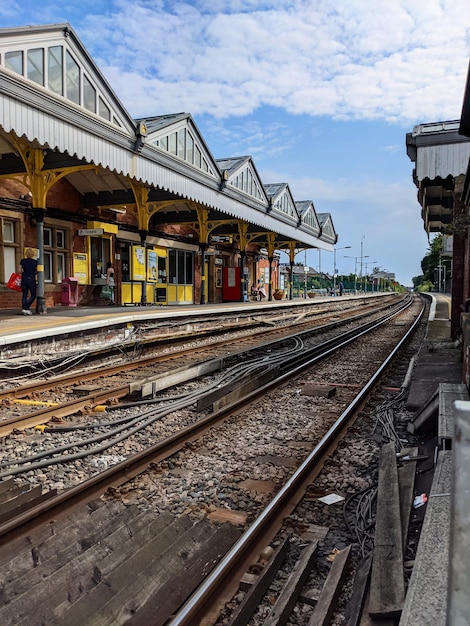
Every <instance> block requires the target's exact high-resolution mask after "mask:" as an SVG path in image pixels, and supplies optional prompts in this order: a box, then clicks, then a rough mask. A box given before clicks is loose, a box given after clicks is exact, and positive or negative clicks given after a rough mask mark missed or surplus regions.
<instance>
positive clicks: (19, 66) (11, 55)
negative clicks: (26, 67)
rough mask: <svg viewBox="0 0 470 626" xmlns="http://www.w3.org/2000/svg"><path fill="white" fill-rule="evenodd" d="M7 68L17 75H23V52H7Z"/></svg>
mask: <svg viewBox="0 0 470 626" xmlns="http://www.w3.org/2000/svg"><path fill="white" fill-rule="evenodd" d="M5 67H6V68H7V69H9V70H12V71H13V72H16V73H17V74H23V51H22V50H17V51H15V52H5Z"/></svg>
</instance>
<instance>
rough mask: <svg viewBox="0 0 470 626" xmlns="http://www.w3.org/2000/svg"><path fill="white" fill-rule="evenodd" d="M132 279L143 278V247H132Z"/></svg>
mask: <svg viewBox="0 0 470 626" xmlns="http://www.w3.org/2000/svg"><path fill="white" fill-rule="evenodd" d="M132 280H145V248H143V247H142V246H133V248H132Z"/></svg>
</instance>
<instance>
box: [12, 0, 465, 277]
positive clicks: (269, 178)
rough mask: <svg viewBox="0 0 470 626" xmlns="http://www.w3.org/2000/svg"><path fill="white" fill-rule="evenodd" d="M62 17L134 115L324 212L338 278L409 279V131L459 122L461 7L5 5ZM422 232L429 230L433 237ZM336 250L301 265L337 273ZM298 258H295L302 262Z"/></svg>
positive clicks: (302, 2) (31, 21)
mask: <svg viewBox="0 0 470 626" xmlns="http://www.w3.org/2000/svg"><path fill="white" fill-rule="evenodd" d="M62 22H69V23H70V25H71V26H72V28H73V30H74V31H75V33H76V34H77V36H78V37H79V39H80V40H81V41H82V43H83V44H84V46H85V48H86V49H87V51H88V53H89V54H90V55H91V57H92V58H93V60H94V61H95V63H96V64H97V65H98V67H99V68H100V70H101V72H102V73H103V74H104V76H105V77H106V79H107V80H108V82H109V83H110V85H111V87H112V89H113V90H114V91H115V93H116V94H117V96H118V97H119V98H120V100H121V101H122V102H123V104H124V106H125V107H126V109H127V110H128V112H129V113H130V115H131V116H132V117H134V118H141V117H146V116H148V117H150V116H155V115H163V114H169V113H178V112H183V111H184V112H187V113H190V114H191V116H192V117H193V120H194V122H195V123H196V125H197V127H198V128H199V130H200V132H201V133H202V136H203V138H204V140H205V142H206V144H207V146H208V147H209V150H210V152H211V153H212V155H213V157H214V158H217V159H218V158H228V157H237V156H245V155H250V156H251V157H252V158H253V161H254V164H255V167H256V169H257V171H258V173H259V174H260V176H261V179H262V181H263V183H265V184H268V183H288V185H289V187H290V190H291V192H292V194H293V197H294V200H296V201H300V200H311V201H313V204H314V206H315V210H316V211H317V213H330V214H331V216H332V220H333V224H334V228H335V230H336V233H337V235H338V243H337V244H336V267H337V269H338V271H339V273H340V274H349V273H354V272H355V271H356V272H357V273H359V272H360V266H361V260H362V269H363V273H366V272H369V271H371V270H372V269H373V268H376V267H378V268H380V269H381V270H383V271H387V272H392V273H394V274H395V276H396V278H397V280H398V281H399V282H400V283H401V284H403V285H406V286H411V284H412V277H414V276H419V275H420V274H421V273H422V271H421V260H422V258H423V257H424V256H425V255H426V253H427V252H428V250H429V240H428V236H427V233H426V232H425V230H424V226H423V221H422V219H421V210H420V206H419V204H418V201H417V188H416V187H415V185H414V183H413V180H412V171H413V163H412V162H411V161H410V160H409V158H408V156H407V154H406V146H405V137H406V133H408V132H411V131H412V130H413V127H414V126H415V125H416V124H422V123H428V122H439V121H450V120H458V119H459V118H460V114H461V110H462V103H463V95H464V89H465V82H466V76H467V69H468V63H469V57H470V11H469V10H468V0H425V1H423V0H374V1H373V2H371V0H231V1H230V2H227V1H226V0H223V1H222V0H192V1H182V2H176V1H172V0H81V1H80V2H76V1H75V0H62V1H61V2H58V0H40V1H38V0H34V1H31V0H21V1H19V0H10V1H9V2H3V3H1V6H0V27H14V26H26V25H37V24H54V23H62ZM431 237H432V236H431ZM333 259H334V254H333V253H330V252H326V251H322V252H319V251H318V250H309V251H308V252H307V265H309V267H312V268H314V269H316V270H320V271H322V272H328V273H330V274H331V273H332V272H333V264H334V263H333ZM296 261H299V262H304V253H301V254H300V255H298V257H297V258H296Z"/></svg>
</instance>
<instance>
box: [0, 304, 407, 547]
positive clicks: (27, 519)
mask: <svg viewBox="0 0 470 626" xmlns="http://www.w3.org/2000/svg"><path fill="white" fill-rule="evenodd" d="M407 306H409V304H408V305H407ZM397 313H398V312H397ZM397 313H395V314H394V315H396V314H397ZM389 318H390V315H387V317H386V318H385V319H384V321H383V322H382V323H384V322H385V321H387V320H388V319H389ZM359 330H360V332H359V334H358V336H362V335H363V334H364V333H365V332H369V330H372V328H369V329H368V330H367V331H365V330H364V329H363V328H362V327H361V329H359ZM353 340H354V338H353V337H350V338H349V339H348V340H347V341H346V342H342V343H340V344H339V345H338V346H337V347H338V348H340V347H342V346H343V345H346V344H347V343H350V342H351V341H353ZM333 350H334V348H332V347H329V348H328V350H327V352H326V354H330V353H331V352H332V351H333ZM319 358H320V355H318V354H316V355H315V356H314V357H313V358H312V359H311V361H309V362H307V363H303V364H302V365H297V366H296V367H295V368H294V370H293V372H291V373H289V372H286V373H285V374H282V375H280V376H279V377H278V378H277V379H276V380H275V381H270V382H268V383H266V384H265V385H263V386H262V387H259V388H257V389H255V390H253V391H252V392H250V393H248V394H247V395H246V396H244V397H243V398H240V399H239V400H237V401H236V402H234V403H233V404H231V405H229V406H228V407H225V408H223V409H221V410H220V411H218V412H215V413H212V414H210V415H207V416H205V417H203V418H202V419H200V420H198V422H196V423H195V424H192V425H189V426H187V427H185V428H183V429H182V430H180V431H178V432H177V433H174V434H173V435H171V436H169V437H167V438H166V439H164V440H162V441H160V442H158V443H156V444H154V445H153V446H151V447H149V448H147V449H145V450H143V451H141V452H140V453H138V454H136V455H133V456H132V457H129V458H128V459H125V460H124V461H121V462H120V463H117V464H116V465H114V466H112V467H110V468H108V469H107V470H105V471H103V472H100V473H98V474H96V475H95V476H92V477H91V478H89V479H88V480H86V481H84V482H83V483H81V484H79V485H76V486H75V487H71V488H70V489H68V490H67V491H64V492H63V493H61V494H58V495H56V496H53V497H51V498H50V499H49V500H47V501H46V502H44V503H41V504H39V505H37V506H36V507H34V508H32V509H30V510H28V511H26V512H24V513H23V514H21V515H19V516H18V517H16V518H14V519H12V520H9V521H8V522H5V523H4V524H0V545H2V544H3V543H5V542H6V541H8V540H9V538H11V537H13V536H16V535H19V534H22V533H24V532H27V531H28V529H30V528H31V527H33V526H35V525H36V524H39V523H43V522H45V521H49V520H51V519H53V518H54V517H56V516H60V515H62V514H63V512H64V510H65V509H66V508H73V507H75V506H78V505H81V504H84V503H87V502H89V501H91V500H93V499H94V498H96V497H99V496H100V495H102V494H103V493H104V492H105V491H106V490H107V489H109V488H117V487H119V486H120V485H122V484H123V483H125V482H127V481H129V480H130V479H131V478H134V477H135V476H138V475H139V474H141V473H142V472H144V471H145V470H147V469H148V468H149V466H151V465H152V464H154V463H157V462H159V461H161V460H163V459H165V458H167V457H168V456H170V455H171V454H174V453H175V452H177V451H179V450H181V449H182V448H183V447H184V445H186V444H187V443H188V442H189V441H192V440H195V439H197V438H198V437H199V436H201V435H202V434H204V433H205V432H207V431H208V430H209V429H210V428H212V427H213V426H214V425H215V424H217V423H219V422H222V421H223V420H225V419H227V418H228V417H229V416H230V415H232V414H233V413H234V412H238V411H239V410H240V409H241V407H243V406H245V405H249V404H250V403H251V402H252V401H253V400H255V399H257V398H258V397H259V396H261V395H262V394H263V393H266V391H268V390H269V389H270V388H272V387H273V386H274V385H276V386H278V385H279V383H280V382H283V381H284V380H287V379H288V378H289V377H290V376H292V375H295V374H297V373H299V372H300V371H302V370H303V369H305V368H306V367H309V366H310V365H311V364H312V363H315V362H317V361H318V360H319Z"/></svg>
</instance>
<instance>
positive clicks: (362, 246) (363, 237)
mask: <svg viewBox="0 0 470 626" xmlns="http://www.w3.org/2000/svg"><path fill="white" fill-rule="evenodd" d="M365 238H366V236H365V235H362V237H361V278H362V259H363V258H364V254H363V248H364V239H365Z"/></svg>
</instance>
